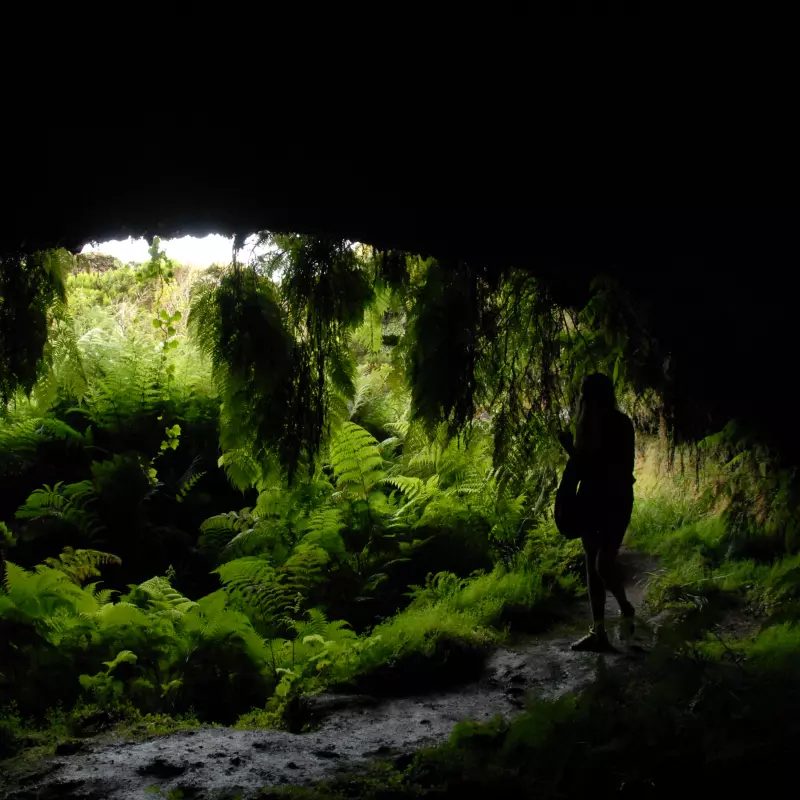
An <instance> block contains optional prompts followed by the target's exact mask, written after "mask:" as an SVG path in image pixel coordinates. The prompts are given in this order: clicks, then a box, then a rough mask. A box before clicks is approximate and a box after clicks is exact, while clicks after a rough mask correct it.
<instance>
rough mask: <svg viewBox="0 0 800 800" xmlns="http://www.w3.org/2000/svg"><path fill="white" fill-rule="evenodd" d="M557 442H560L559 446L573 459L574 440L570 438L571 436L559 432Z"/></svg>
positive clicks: (568, 433) (566, 432) (564, 432)
mask: <svg viewBox="0 0 800 800" xmlns="http://www.w3.org/2000/svg"><path fill="white" fill-rule="evenodd" d="M558 441H559V442H561V446H562V447H563V448H564V449H565V450H566V451H567V454H568V455H569V456H570V457H571V458H575V440H574V439H573V438H572V434H571V433H570V432H569V431H561V433H559V434H558Z"/></svg>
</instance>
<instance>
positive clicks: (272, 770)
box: [5, 550, 655, 800]
mask: <svg viewBox="0 0 800 800" xmlns="http://www.w3.org/2000/svg"><path fill="white" fill-rule="evenodd" d="M620 561H621V563H622V565H623V568H624V570H625V572H626V582H627V585H628V587H629V594H630V597H631V601H632V602H633V603H634V605H636V606H637V608H640V607H641V604H642V600H643V595H644V587H643V584H644V580H645V579H646V577H647V574H648V573H650V572H653V571H654V569H655V562H654V561H653V560H652V559H651V558H649V557H647V556H644V555H642V554H641V553H637V552H635V551H631V550H624V551H623V552H622V553H621V555H620ZM609 606H611V602H609ZM587 622H588V613H587V611H586V608H585V604H578V605H576V608H575V616H574V617H573V618H571V619H570V620H569V621H568V622H566V623H564V624H562V625H561V626H560V627H559V628H557V629H555V630H552V631H550V632H548V633H546V634H543V635H541V636H537V637H526V638H523V639H518V640H516V641H515V642H514V643H513V644H512V645H509V646H507V647H503V648H500V649H498V650H497V651H496V652H495V653H493V654H492V656H491V657H490V658H489V660H488V662H487V665H486V669H485V671H484V674H483V676H482V678H481V679H480V680H479V681H478V682H477V683H473V684H469V685H466V686H463V687H460V688H457V689H453V690H451V691H448V692H443V693H442V692H440V693H435V694H427V695H420V696H410V697H409V696H406V697H401V698H393V699H390V700H378V699H375V698H370V697H363V696H353V695H341V696H336V695H322V696H320V698H319V699H318V701H317V705H318V709H319V711H320V712H321V713H322V714H323V715H324V717H325V721H324V722H323V724H322V725H321V727H320V728H319V730H317V731H315V732H313V733H307V734H291V733H285V732H282V731H269V730H264V731H243V730H234V729H230V728H202V729H198V730H193V731H186V732H182V733H178V734H172V735H169V736H163V737H160V738H156V739H151V740H148V741H140V742H123V741H117V742H113V743H107V742H106V743H100V742H95V743H87V744H86V745H85V746H84V748H83V749H82V750H81V751H80V752H78V753H76V754H74V755H71V756H55V757H53V758H51V759H48V761H47V762H46V763H45V764H44V765H40V768H39V770H38V773H34V774H32V775H30V776H28V778H27V779H23V780H22V781H21V782H18V783H17V788H15V789H14V790H12V791H10V792H8V793H7V794H6V795H5V796H6V797H7V798H8V799H9V800H11V799H12V798H13V800H33V798H38V800H46V798H55V797H59V798H62V797H63V798H83V799H84V800H91V799H93V798H97V799H98V800H100V798H103V799H104V800H133V799H134V798H136V799H137V800H144V798H149V797H153V796H154V795H153V794H152V793H148V792H147V791H146V790H147V789H148V787H155V786H157V787H159V788H160V789H161V791H162V792H163V793H164V795H167V794H168V793H169V792H171V791H174V790H180V791H181V792H182V793H183V797H184V798H187V799H188V798H212V797H213V798H227V797H231V798H232V797H237V796H245V797H246V796H247V795H248V794H251V793H254V792H256V791H258V790H259V789H261V788H263V787H265V786H274V785H288V784H300V783H311V782H314V781H318V780H320V779H322V778H325V777H329V776H331V775H332V774H333V773H334V772H336V771H337V770H341V769H347V768H352V767H355V766H357V765H359V764H363V763H364V762H366V761H368V760H370V759H375V758H392V757H403V756H405V755H407V754H409V753H412V752H413V751H414V750H417V749H419V748H420V747H423V746H426V745H431V744H437V743H440V742H442V741H445V740H446V739H447V737H448V736H449V735H450V732H451V731H452V729H453V726H454V725H455V724H456V722H458V721H460V720H464V719H477V720H486V719H489V718H491V717H492V716H494V715H495V714H503V715H504V716H512V715H514V714H515V713H519V710H520V709H521V708H522V705H523V704H522V698H523V696H524V695H525V694H526V693H528V692H530V691H534V692H536V693H537V694H538V695H539V696H543V697H555V696H558V695H561V694H564V693H566V692H569V691H573V690H575V689H579V688H581V687H582V686H585V685H586V684H587V683H589V682H590V681H592V680H593V678H594V675H595V671H596V669H597V667H598V663H599V661H600V660H601V659H604V660H605V661H606V663H607V664H608V665H609V666H610V665H613V664H616V663H620V662H622V661H624V660H625V659H630V658H632V657H636V656H635V655H634V651H631V650H630V649H626V648H623V649H621V651H620V653H619V654H618V655H610V656H601V657H599V656H596V655H591V654H586V653H573V652H571V651H570V650H569V644H570V643H571V642H572V641H573V640H574V639H575V637H576V634H577V633H578V632H579V631H580V630H581V629H582V628H585V626H586V624H587ZM152 791H153V790H152V789H151V792H152ZM155 796H158V795H155Z"/></svg>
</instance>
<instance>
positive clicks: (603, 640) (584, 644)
mask: <svg viewBox="0 0 800 800" xmlns="http://www.w3.org/2000/svg"><path fill="white" fill-rule="evenodd" d="M570 650H574V651H575V652H578V653H582V652H589V653H616V652H617V649H616V648H615V647H614V646H613V645H612V644H611V642H609V641H608V634H607V633H606V632H605V630H599V631H595V630H590V631H589V633H587V634H586V636H584V637H583V638H582V639H578V641H577V642H575V643H574V644H573V645H572V646H571V647H570Z"/></svg>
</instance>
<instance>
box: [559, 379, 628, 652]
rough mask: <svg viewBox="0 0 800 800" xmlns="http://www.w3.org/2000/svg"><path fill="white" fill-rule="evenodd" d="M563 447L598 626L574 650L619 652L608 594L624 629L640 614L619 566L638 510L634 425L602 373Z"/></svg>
mask: <svg viewBox="0 0 800 800" xmlns="http://www.w3.org/2000/svg"><path fill="white" fill-rule="evenodd" d="M560 438H561V443H562V444H563V446H564V448H565V449H566V450H567V452H568V453H569V454H570V456H571V457H572V458H574V459H575V460H576V462H577V466H578V475H579V477H580V486H579V487H578V507H579V509H580V513H581V519H582V520H583V525H584V527H585V533H584V534H583V535H582V537H581V538H582V541H583V549H584V552H585V554H586V578H587V583H588V588H589V603H590V605H591V609H592V627H591V629H590V630H589V633H588V634H587V635H586V636H584V637H583V638H582V639H580V640H578V641H577V642H575V644H573V645H572V649H573V650H591V651H596V652H604V651H605V652H609V651H613V650H614V648H613V647H612V646H611V643H610V642H609V640H608V634H607V633H606V629H605V606H606V591H609V592H611V594H613V595H614V597H615V598H616V600H617V602H618V603H619V607H620V613H621V615H622V622H623V623H624V627H625V628H627V629H628V630H630V629H631V628H632V625H633V615H634V609H633V606H632V605H631V603H630V602H629V601H628V598H627V597H626V596H625V588H624V586H623V583H622V576H621V575H620V571H619V568H618V565H617V561H616V559H617V553H618V552H619V548H620V545H621V544H622V538H623V537H624V536H625V531H626V529H627V527H628V523H629V522H630V520H631V511H632V510H633V483H634V478H633V460H634V434H633V423H632V422H631V421H630V419H628V417H626V416H625V414H623V413H622V412H621V411H619V410H618V409H617V400H616V397H615V396H614V384H613V383H612V382H611V380H610V378H609V377H608V376H606V375H601V374H600V373H595V374H593V375H589V376H588V377H587V378H586V379H585V380H584V381H583V386H582V389H581V397H580V400H579V402H578V415H577V419H576V424H575V442H574V443H573V440H572V435H571V434H569V433H564V434H562V435H561V437H560Z"/></svg>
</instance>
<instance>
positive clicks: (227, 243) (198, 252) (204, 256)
mask: <svg viewBox="0 0 800 800" xmlns="http://www.w3.org/2000/svg"><path fill="white" fill-rule="evenodd" d="M257 241H258V236H257V235H255V234H254V235H252V236H248V237H247V239H246V240H245V244H244V247H243V248H241V250H239V253H238V254H237V258H238V259H239V260H240V261H243V262H245V263H246V262H247V261H249V260H250V259H251V258H253V257H254V256H257V255H260V254H262V253H264V252H266V250H267V248H266V247H265V246H263V245H262V246H257V244H256V243H257ZM149 246H150V245H149V243H148V241H147V240H146V239H132V238H129V239H124V240H123V241H118V240H111V241H108V242H98V243H97V244H87V245H84V247H83V250H81V252H82V253H105V254H106V255H110V256H114V257H116V258H118V259H119V260H120V261H121V262H122V263H123V264H127V263H129V262H134V263H136V264H141V263H143V262H145V261H147V260H148V259H149V258H150V256H149V254H148V252H147V248H148V247H149ZM161 249H162V250H163V251H164V252H165V253H166V254H167V257H168V258H171V259H173V260H174V261H177V262H178V263H179V264H184V265H186V266H191V267H208V266H211V264H229V263H230V262H231V260H232V258H233V238H228V237H226V236H221V235H220V234H218V233H212V234H209V235H208V236H204V237H202V238H198V237H196V236H182V237H181V238H180V239H162V240H161Z"/></svg>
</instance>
